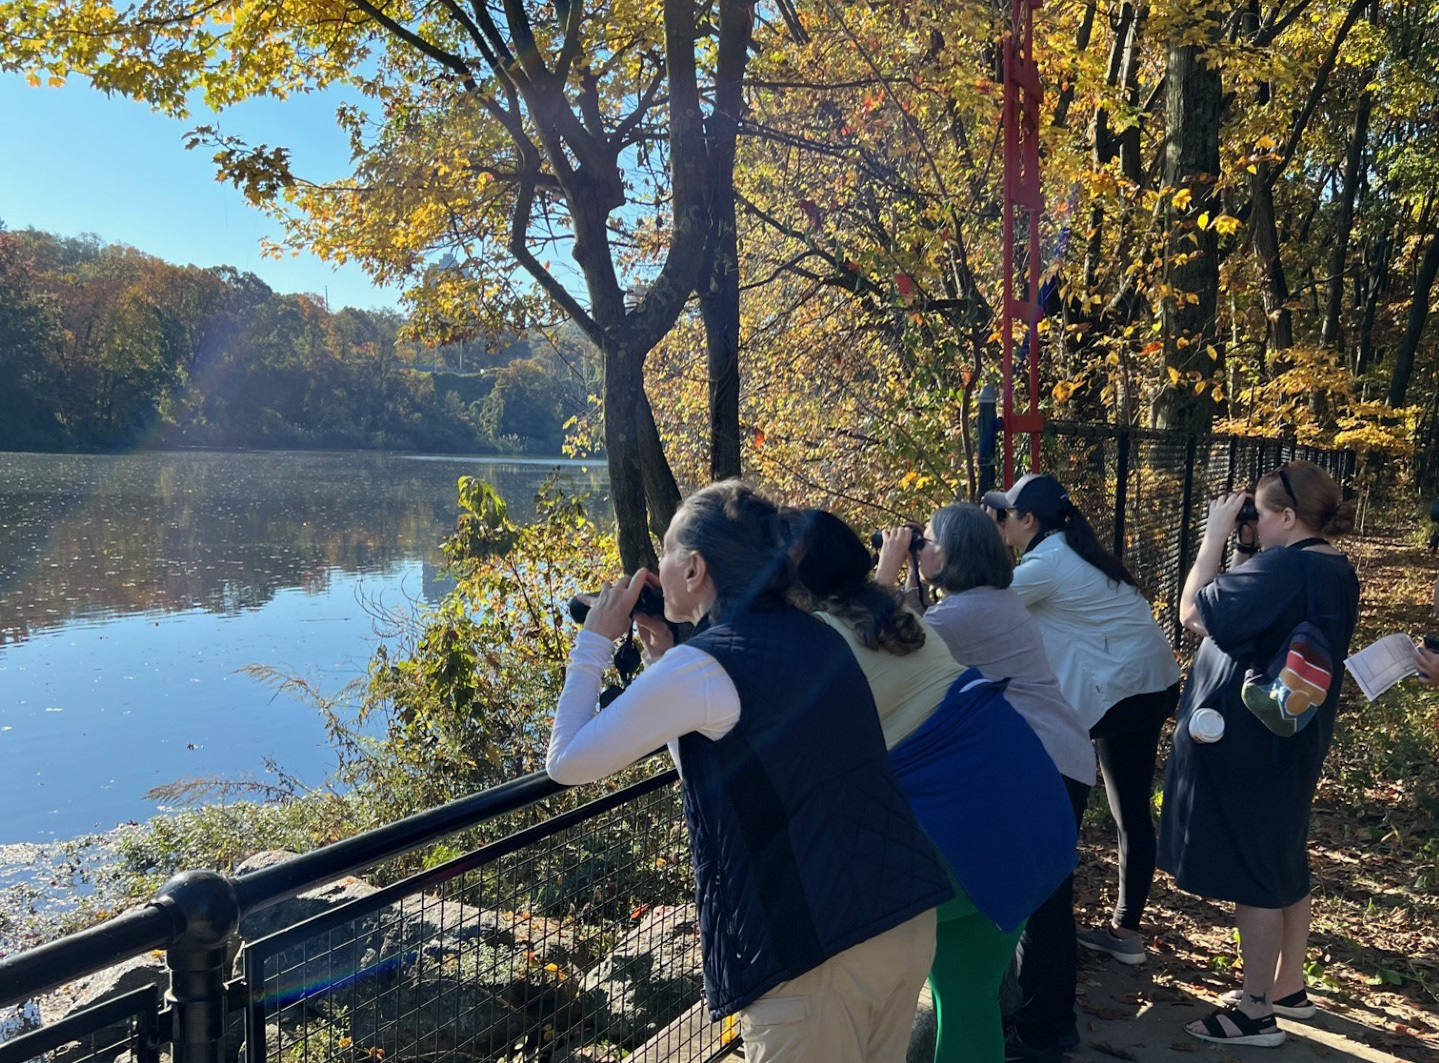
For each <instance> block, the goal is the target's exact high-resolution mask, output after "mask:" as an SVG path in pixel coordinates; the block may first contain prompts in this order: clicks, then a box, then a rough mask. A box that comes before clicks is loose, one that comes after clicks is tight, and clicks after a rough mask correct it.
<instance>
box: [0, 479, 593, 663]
mask: <svg viewBox="0 0 1439 1063" xmlns="http://www.w3.org/2000/svg"><path fill="white" fill-rule="evenodd" d="M548 471H549V470H548V469H547V468H546V467H545V466H539V465H515V464H500V465H491V464H481V463H467V462H464V461H459V460H453V461H452V460H445V461H435V462H427V461H417V460H413V459H409V458H405V457H403V456H395V455H376V454H349V453H347V454H329V453H327V454H313V453H307V454H295V453H242V454H236V453H175V454H139V455H122V456H87V455H37V454H3V455H0V643H3V642H19V641H23V640H24V639H26V638H28V637H29V636H30V635H32V634H35V633H38V632H40V631H43V630H45V629H47V628H53V627H56V626H58V625H61V624H64V623H67V622H69V621H72V620H77V619H83V618H92V617H93V618H99V617H104V616H111V615H116V614H131V613H139V612H165V613H173V612H181V611H185V610H191V609H201V610H205V611H207V612H212V613H220V614H229V615H233V614H236V613H240V612H243V611H245V610H248V609H254V608H257V607H259V606H261V605H264V604H265V603H266V602H268V601H270V599H272V598H273V597H274V596H275V595H276V594H277V593H278V592H279V591H281V590H285V589H287V588H298V589H300V590H302V591H304V592H306V593H321V592H323V591H324V590H326V589H327V588H328V586H329V583H330V581H331V579H332V577H333V576H334V574H335V573H337V572H338V573H345V574H364V573H374V574H383V573H386V572H389V571H392V570H393V569H394V567H396V566H398V565H400V564H402V563H405V562H413V561H416V560H418V561H422V562H430V563H435V562H438V561H439V560H440V559H441V558H440V552H439V549H438V544H439V540H440V538H441V537H442V536H443V535H444V534H445V533H446V532H447V531H448V530H449V529H450V528H451V527H452V525H453V523H454V515H455V481H456V479H457V478H458V477H459V476H460V475H461V474H462V473H468V474H470V475H483V476H487V477H489V478H493V479H494V480H495V481H496V486H498V487H499V488H500V490H501V491H502V493H504V494H505V495H506V496H508V497H509V498H511V499H513V500H514V502H515V503H517V504H518V505H517V508H519V507H522V506H523V505H524V503H525V500H526V499H528V498H529V496H530V495H531V494H532V493H533V490H534V486H535V485H537V483H538V482H539V480H540V479H541V478H543V476H544V475H545V474H546V473H547V472H548ZM567 471H568V470H567ZM573 473H574V474H575V475H576V476H577V477H578V476H579V470H573Z"/></svg>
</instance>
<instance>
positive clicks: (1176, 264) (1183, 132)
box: [1155, 22, 1223, 433]
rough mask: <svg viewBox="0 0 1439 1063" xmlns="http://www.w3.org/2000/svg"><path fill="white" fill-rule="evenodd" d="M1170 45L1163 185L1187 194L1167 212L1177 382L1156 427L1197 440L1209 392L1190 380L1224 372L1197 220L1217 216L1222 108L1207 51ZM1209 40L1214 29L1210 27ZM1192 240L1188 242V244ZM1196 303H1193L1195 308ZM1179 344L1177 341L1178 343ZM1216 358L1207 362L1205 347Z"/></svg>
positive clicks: (1209, 406)
mask: <svg viewBox="0 0 1439 1063" xmlns="http://www.w3.org/2000/svg"><path fill="white" fill-rule="evenodd" d="M1182 30H1183V27H1182V26H1181V27H1177V28H1176V36H1175V37H1173V38H1171V41H1170V44H1169V50H1168V69H1167V72H1166V74H1165V126H1166V143H1165V154H1164V182H1165V184H1166V185H1167V186H1168V188H1169V189H1170V190H1171V192H1172V193H1180V192H1183V191H1185V190H1187V191H1188V192H1189V195H1190V198H1189V203H1188V204H1187V206H1186V207H1184V208H1183V209H1176V208H1174V207H1173V206H1172V202H1173V201H1172V199H1171V201H1170V202H1171V206H1170V208H1169V219H1168V220H1169V241H1168V247H1167V249H1166V253H1165V262H1164V280H1165V283H1166V284H1167V285H1169V287H1170V289H1171V291H1170V294H1168V295H1167V296H1166V297H1165V299H1164V311H1163V342H1164V362H1165V366H1166V367H1167V368H1168V369H1172V370H1174V371H1175V372H1176V373H1177V374H1179V379H1178V380H1177V381H1174V380H1166V381H1165V382H1164V383H1163V385H1162V387H1163V390H1162V391H1161V392H1160V394H1159V395H1158V397H1157V398H1156V401H1155V421H1156V423H1157V424H1158V425H1159V426H1160V427H1162V428H1166V429H1170V430H1178V431H1185V432H1195V433H1202V432H1206V431H1208V430H1209V426H1210V424H1211V423H1212V422H1213V419H1214V400H1213V397H1212V393H1211V391H1210V389H1209V388H1205V389H1204V390H1203V391H1202V392H1196V389H1195V387H1194V384H1193V382H1192V381H1191V380H1190V379H1187V378H1186V376H1187V374H1189V373H1191V372H1194V371H1198V372H1199V373H1200V374H1201V375H1202V376H1204V377H1209V376H1211V375H1213V374H1218V373H1222V370H1223V361H1222V352H1223V341H1222V340H1221V338H1220V337H1219V336H1218V335H1217V332H1216V328H1215V322H1216V318H1217V316H1218V311H1219V256H1218V250H1219V247H1218V236H1217V234H1216V232H1215V230H1214V227H1213V226H1209V227H1208V228H1205V229H1201V228H1199V226H1198V225H1197V224H1196V223H1195V221H1194V219H1195V218H1196V217H1197V215H1198V214H1199V213H1200V212H1201V211H1203V212H1208V213H1209V214H1210V216H1211V217H1212V216H1214V215H1217V214H1218V213H1219V204H1218V201H1217V200H1216V199H1215V197H1214V182H1215V180H1216V179H1217V178H1218V176H1219V116H1220V111H1221V109H1222V106H1223V101H1222V86H1221V84H1220V77H1219V69H1218V67H1217V66H1213V65H1210V64H1209V63H1206V62H1205V49H1204V48H1203V47H1201V46H1199V45H1195V44H1181V43H1179V40H1180V38H1179V33H1180V32H1181V31H1182ZM1207 32H1208V34H1209V36H1210V37H1211V39H1212V38H1213V37H1214V36H1215V35H1216V34H1217V32H1218V27H1217V26H1216V25H1215V24H1214V23H1212V22H1211V23H1210V25H1209V26H1208V28H1207ZM1191 237H1192V238H1193V239H1192V240H1191ZM1196 299H1197V301H1195V300H1196ZM1181 341H1182V342H1181ZM1210 346H1213V347H1214V348H1216V349H1217V350H1218V351H1220V352H1221V356H1220V358H1219V359H1211V358H1210V357H1209V355H1208V353H1207V348H1208V347H1210Z"/></svg>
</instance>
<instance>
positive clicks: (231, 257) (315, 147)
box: [0, 73, 398, 308]
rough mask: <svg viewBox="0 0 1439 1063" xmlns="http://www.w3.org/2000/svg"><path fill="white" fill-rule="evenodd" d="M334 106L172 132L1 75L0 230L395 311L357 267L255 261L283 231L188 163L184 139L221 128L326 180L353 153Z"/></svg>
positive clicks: (94, 99)
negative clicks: (88, 236)
mask: <svg viewBox="0 0 1439 1063" xmlns="http://www.w3.org/2000/svg"><path fill="white" fill-rule="evenodd" d="M338 101H339V97H338V96H337V95H334V94H324V93H319V94H313V95H309V96H296V97H292V98H290V99H288V100H250V101H246V102H244V103H242V104H239V105H237V106H235V107H232V108H229V109H227V110H226V111H225V112H224V113H223V114H220V115H218V116H217V115H215V114H214V112H207V111H204V110H202V109H200V108H196V109H194V112H193V113H192V114H191V116H190V118H188V119H185V120H182V121H176V120H175V119H172V118H166V117H165V116H163V115H160V114H157V113H155V112H154V111H152V110H150V108H149V107H148V106H146V105H145V104H141V103H135V102H134V101H132V100H128V99H125V98H123V97H120V96H114V97H106V96H105V95H104V94H103V93H101V92H97V91H96V90H95V89H93V88H91V87H90V86H89V85H88V84H87V83H86V82H84V81H83V80H82V79H79V78H74V79H71V80H70V81H69V82H68V83H66V84H65V85H64V86H62V87H60V88H49V87H48V86H47V87H41V88H31V87H30V86H29V85H28V84H27V83H26V80H25V77H24V75H22V74H3V73H0V152H3V156H0V220H3V221H4V222H5V224H6V225H7V226H8V227H9V228H11V229H24V228H29V227H32V226H33V227H34V228H36V229H44V230H46V231H48V232H53V233H56V234H57V235H60V236H78V235H79V234H81V233H87V232H88V233H94V234H96V235H97V236H99V237H100V238H101V239H102V240H105V241H106V242H110V243H124V244H130V245H132V246H133V247H136V248H138V249H139V250H141V251H144V252H146V253H148V254H152V255H155V256H157V257H159V258H163V259H165V260H166V261H169V262H174V263H176V264H178V265H184V264H187V263H193V264H194V265H197V266H219V265H230V266H235V267H236V268H238V269H243V270H248V271H250V272H251V273H254V274H256V275H257V276H259V277H260V278H261V279H262V280H264V281H265V283H267V284H269V285H270V286H271V287H272V288H274V289H275V290H276V291H278V292H314V293H316V294H320V295H326V296H327V297H328V298H329V301H330V306H331V307H332V308H339V307H341V306H359V307H366V308H371V307H395V306H396V305H397V302H398V292H397V291H394V290H392V289H382V288H377V287H375V286H374V284H372V283H371V282H370V280H369V278H368V277H366V275H365V273H364V271H363V270H361V269H360V268H359V267H358V266H355V265H353V264H350V265H346V266H343V267H341V268H339V269H334V268H332V267H331V266H330V265H329V264H327V263H325V262H321V261H320V260H319V259H317V258H315V257H314V256H312V255H309V254H301V255H300V257H298V258H289V257H286V258H284V259H280V260H276V259H271V258H266V257H264V256H262V255H261V254H260V239H261V237H263V236H269V237H271V238H276V239H277V238H278V237H279V235H280V232H279V226H278V225H277V224H276V223H275V222H274V221H273V220H271V219H270V218H268V217H266V216H265V215H263V214H261V213H260V212H259V211H257V210H255V209H254V208H253V207H251V206H250V205H249V204H248V203H246V201H245V197H244V196H243V195H241V194H240V192H239V191H238V190H237V189H235V188H234V187H232V186H231V185H230V184H228V183H225V184H221V183H220V182H218V181H216V180H215V166H214V163H212V162H211V161H210V156H211V155H212V154H213V150H212V149H208V148H204V147H201V148H197V149H195V150H194V151H186V150H185V147H184V134H185V132H186V131H187V130H189V129H192V128H194V127H195V126H198V125H218V126H219V127H220V129H221V130H222V131H223V132H225V133H232V134H235V135H237V136H240V137H241V138H243V139H245V140H247V141H249V142H252V143H263V144H268V145H270V146H272V147H275V146H281V145H283V146H285V147H288V148H290V149H291V159H292V163H293V165H294V168H295V170H296V172H297V173H301V174H303V175H304V176H306V177H309V178H313V179H319V180H330V179H334V178H336V177H339V176H341V175H343V174H345V173H347V172H348V170H349V145H348V144H347V143H346V141H345V138H344V136H343V135H342V134H341V133H340V132H339V130H338V129H337V128H336V127H335V123H334V114H335V105H336V103H337V102H338Z"/></svg>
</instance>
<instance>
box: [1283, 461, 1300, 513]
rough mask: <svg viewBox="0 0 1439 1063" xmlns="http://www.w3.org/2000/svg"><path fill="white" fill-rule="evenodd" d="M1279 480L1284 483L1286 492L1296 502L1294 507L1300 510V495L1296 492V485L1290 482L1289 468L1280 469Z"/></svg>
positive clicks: (1290, 499)
mask: <svg viewBox="0 0 1439 1063" xmlns="http://www.w3.org/2000/svg"><path fill="white" fill-rule="evenodd" d="M1279 482H1280V483H1281V484H1283V485H1284V493H1285V494H1286V495H1288V496H1289V501H1291V502H1293V503H1294V509H1295V511H1296V512H1298V510H1299V496H1298V495H1296V494H1295V493H1294V485H1293V484H1292V483H1290V482H1289V472H1288V470H1287V469H1285V468H1280V469H1279Z"/></svg>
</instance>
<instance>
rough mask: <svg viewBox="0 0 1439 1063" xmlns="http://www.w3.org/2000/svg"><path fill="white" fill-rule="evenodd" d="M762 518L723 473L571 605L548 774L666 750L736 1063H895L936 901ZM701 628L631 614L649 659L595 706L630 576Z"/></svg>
mask: <svg viewBox="0 0 1439 1063" xmlns="http://www.w3.org/2000/svg"><path fill="white" fill-rule="evenodd" d="M789 550H790V541H789V534H788V528H787V526H786V525H785V523H784V521H783V520H782V518H781V515H780V512H779V510H778V509H777V508H776V507H775V506H774V505H773V503H771V502H769V501H768V500H767V499H765V498H763V497H762V496H760V495H759V494H757V493H756V492H755V491H753V490H752V489H751V488H749V487H747V486H745V485H743V484H741V483H738V482H736V481H726V482H723V483H719V484H714V485H711V486H710V487H706V488H704V489H703V490H701V491H697V492H695V493H694V494H692V495H690V496H689V497H688V498H687V499H686V500H685V501H684V503H683V504H682V505H681V506H680V508H679V511H678V512H677V513H676V514H675V517H674V519H673V520H672V521H671V522H670V526H669V529H668V531H666V533H665V537H664V552H663V555H662V556H661V559H660V564H659V575H658V576H657V577H656V576H654V575H651V574H650V573H648V572H646V571H644V570H640V571H639V572H636V573H635V574H634V575H633V576H632V577H630V578H629V579H628V580H622V581H620V582H619V583H618V584H616V585H614V586H609V585H606V586H605V588H604V590H602V591H601V592H600V595H599V598H598V600H597V601H596V602H595V603H594V605H593V607H592V608H591V609H590V611H589V614H588V615H587V616H586V617H585V626H584V630H583V631H581V632H580V635H579V637H578V639H577V640H576V642H575V646H574V650H573V651H572V653H571V655H570V663H569V668H568V669H567V670H566V674H565V685H564V689H563V691H562V692H561V694H560V698H559V704H558V705H557V706H556V709H555V724H554V730H553V732H552V733H551V735H550V747H549V754H548V756H547V757H546V759H545V770H546V771H548V772H549V774H550V776H551V777H552V778H553V779H555V780H556V781H557V782H561V783H566V784H575V783H581V782H589V781H592V780H595V779H600V778H603V777H604V776H606V775H608V774H610V773H611V772H614V771H617V770H619V769H620V768H623V767H625V766H626V765H628V764H631V763H633V762H635V761H637V760H640V759H642V758H644V757H645V756H648V755H649V754H650V753H651V752H653V751H654V750H656V749H658V748H660V747H661V746H664V745H668V746H669V751H670V755H671V756H672V757H673V759H674V761H675V764H676V766H677V767H678V768H679V769H680V773H681V776H682V780H683V793H684V806H685V818H686V820H687V822H688V824H689V833H690V847H691V850H692V854H693V860H694V874H695V900H696V907H697V908H698V911H699V927H700V945H701V951H702V953H703V957H704V980H705V996H706V998H707V1001H708V1003H709V1008H710V1012H711V1014H712V1015H713V1016H714V1017H715V1018H721V1017H724V1016H726V1015H731V1014H738V1016H739V1030H740V1034H741V1036H742V1037H743V1038H744V1043H745V1058H746V1059H747V1060H748V1061H749V1063H756V1061H758V1063H801V1061H804V1063H810V1061H814V1063H818V1061H824V1063H831V1061H834V1063H869V1061H876V1063H900V1061H901V1060H903V1059H904V1055H905V1050H906V1048H907V1047H908V1044H909V1035H910V1029H911V1026H912V1024H913V1021H914V1010H915V1000H916V998H917V997H918V995H919V991H920V988H921V987H922V986H923V984H924V980H925V977H926V976H927V975H928V973H929V968H930V962H931V960H932V959H933V957H934V947H935V945H934V942H935V911H934V909H935V907H936V906H937V905H939V904H940V903H942V902H944V901H947V900H948V899H949V898H950V897H951V896H953V890H952V888H951V886H950V884H949V880H948V877H947V876H946V874H945V872H944V870H943V868H942V867H941V865H940V863H939V860H938V858H937V857H936V855H935V852H934V847H933V845H932V844H931V843H930V841H929V839H928V838H927V837H926V836H925V834H924V832H923V831H922V830H921V829H920V826H919V824H918V823H917V822H916V820H915V817H914V813H913V812H912V811H911V809H910V804H909V801H908V800H907V799H906V797H905V795H904V793H903V792H901V790H900V788H899V785H898V784H897V783H896V781H895V777H894V774H893V772H892V770H891V768H890V765H889V759H888V755H887V753H886V751H885V743H884V736H883V734H882V732H881V730H880V723H879V716H878V713H877V712H876V710H875V703H874V698H873V696H872V695H871V694H870V688H869V685H868V683H867V682H866V680H865V677H864V673H863V672H862V671H861V669H860V666H859V664H858V662H856V660H855V658H854V654H853V653H851V652H850V649H849V646H848V645H847V644H846V642H845V640H844V639H843V638H842V637H841V636H840V635H839V634H838V633H837V632H835V631H833V630H831V629H830V628H829V627H828V626H826V625H825V624H823V623H821V622H820V621H818V620H816V619H815V618H814V617H812V616H810V615H808V614H806V613H804V612H802V611H801V610H800V609H798V608H796V607H795V606H794V605H793V604H791V602H790V600H789V599H790V596H791V594H792V592H793V591H794V565H793V561H792V559H791V557H790V552H789ZM656 583H658V584H659V585H660V587H661V589H662V590H663V592H664V611H665V616H666V617H667V618H668V619H669V620H671V621H675V622H677V623H678V622H688V623H694V624H696V625H698V628H699V630H698V631H697V633H696V634H695V635H694V636H693V637H691V638H690V639H689V641H687V642H686V643H685V644H684V645H681V646H675V645H674V644H673V638H672V635H671V633H670V629H669V627H668V625H667V624H666V623H665V622H664V621H663V620H661V619H658V618H653V617H647V616H644V615H638V616H635V617H634V618H633V622H634V623H635V624H636V625H638V627H639V629H640V635H641V639H642V641H643V642H644V643H645V646H646V649H647V651H648V656H649V658H650V659H651V661H652V662H653V663H652V664H651V666H650V667H647V668H646V669H645V670H644V672H642V673H641V674H640V675H639V677H638V678H637V679H636V680H635V681H634V682H633V683H632V684H631V685H630V686H629V687H628V688H627V689H626V690H625V691H624V692H623V693H622V694H620V695H619V696H618V697H617V698H616V699H615V700H614V701H613V702H612V703H611V704H610V705H609V707H608V708H606V709H604V710H603V711H602V712H598V713H597V712H596V700H597V698H598V695H599V691H600V686H601V683H602V676H603V673H604V670H605V668H606V666H607V665H608V663H609V656H610V652H611V650H612V648H613V644H614V642H615V640H616V639H619V638H621V637H622V636H624V635H625V634H626V633H627V632H628V631H629V628H630V623H631V614H632V613H633V612H634V608H635V604H636V602H637V600H638V599H639V595H640V590H641V588H642V587H644V586H646V585H647V584H648V585H654V584H656Z"/></svg>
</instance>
